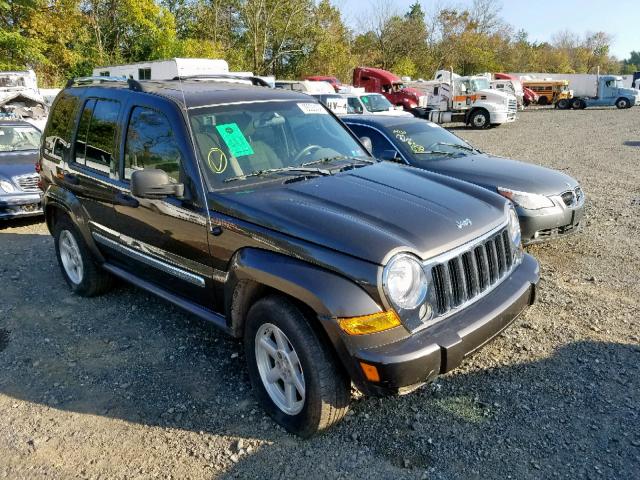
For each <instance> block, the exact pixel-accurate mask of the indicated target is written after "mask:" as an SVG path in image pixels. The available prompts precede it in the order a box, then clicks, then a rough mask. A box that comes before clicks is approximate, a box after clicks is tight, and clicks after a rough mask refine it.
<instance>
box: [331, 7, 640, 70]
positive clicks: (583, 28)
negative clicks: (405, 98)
mask: <svg viewBox="0 0 640 480" xmlns="http://www.w3.org/2000/svg"><path fill="white" fill-rule="evenodd" d="M387 1H388V2H389V3H391V4H392V5H394V6H395V7H396V8H397V9H398V11H399V12H401V13H404V12H406V11H407V10H408V8H409V5H411V4H412V3H413V2H414V1H415V0H387ZM332 3H333V4H334V5H335V6H337V7H338V8H340V10H341V11H342V14H343V18H344V19H345V21H346V23H347V24H348V25H349V26H350V27H352V28H354V29H356V30H357V29H358V26H359V24H360V21H359V18H361V17H362V16H363V15H365V16H366V11H367V10H368V9H369V8H371V6H372V5H375V2H373V1H372V0H359V1H358V0H333V2H332ZM420 3H421V4H422V8H423V9H424V10H425V11H427V12H432V11H433V9H434V7H433V6H434V5H438V6H440V5H441V6H448V5H452V6H460V7H463V8H464V7H468V6H470V5H471V4H472V3H473V1H472V0H420ZM497 3H498V4H501V5H502V9H501V17H502V18H503V19H504V20H505V21H506V22H507V23H509V24H511V25H512V26H513V27H514V29H515V30H516V31H517V30H520V29H524V30H525V31H527V32H528V33H529V40H531V41H536V42H544V41H549V40H551V37H552V36H553V35H554V34H555V33H557V32H559V31H562V30H571V31H573V32H574V33H578V34H580V35H582V34H584V33H585V32H587V31H592V32H597V31H604V32H607V33H609V34H610V35H612V36H613V42H612V45H611V54H612V55H615V56H616V57H618V58H619V59H625V58H628V57H629V54H630V52H631V51H632V50H635V51H640V0H616V1H611V2H603V1H594V0H583V1H579V0H561V1H558V0H528V1H521V0H517V1H516V0H511V1H509V0H504V1H500V0H498V2H497Z"/></svg>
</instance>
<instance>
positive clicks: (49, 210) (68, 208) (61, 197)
mask: <svg viewBox="0 0 640 480" xmlns="http://www.w3.org/2000/svg"><path fill="white" fill-rule="evenodd" d="M43 203H44V215H45V221H46V224H47V228H48V230H49V232H50V233H51V234H52V235H53V232H54V225H55V222H56V221H57V220H58V218H60V216H61V215H66V216H67V217H68V218H69V219H70V220H71V222H72V223H73V225H74V226H75V227H76V228H77V229H78V232H80V235H82V239H83V240H84V241H85V243H86V245H87V248H89V251H90V252H91V253H92V254H93V255H94V257H95V259H96V260H97V261H98V262H99V263H102V262H104V257H103V256H102V254H101V253H100V250H98V247H96V244H95V242H94V241H93V237H92V236H91V232H90V230H89V219H88V218H89V217H88V215H87V214H86V212H85V211H84V208H82V205H81V204H80V201H79V200H78V199H77V197H76V196H75V195H73V194H72V193H71V192H68V191H66V190H64V189H61V188H55V187H49V188H48V189H47V191H46V193H45V195H44V199H43Z"/></svg>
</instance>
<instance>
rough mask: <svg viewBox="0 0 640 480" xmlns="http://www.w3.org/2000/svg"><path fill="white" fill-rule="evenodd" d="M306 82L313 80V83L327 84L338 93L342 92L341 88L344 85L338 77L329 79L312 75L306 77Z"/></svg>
mask: <svg viewBox="0 0 640 480" xmlns="http://www.w3.org/2000/svg"><path fill="white" fill-rule="evenodd" d="M304 79H305V80H311V81H313V82H327V83H328V84H329V85H331V86H332V87H333V89H334V90H335V91H336V93H338V92H339V91H340V87H341V86H342V83H340V80H338V79H337V78H336V77H329V76H326V75H312V76H310V77H305V78H304Z"/></svg>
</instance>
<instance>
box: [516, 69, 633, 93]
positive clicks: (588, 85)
mask: <svg viewBox="0 0 640 480" xmlns="http://www.w3.org/2000/svg"><path fill="white" fill-rule="evenodd" d="M511 75H514V76H516V77H519V78H521V77H525V78H526V77H529V78H530V79H533V78H536V79H551V80H568V81H569V90H571V91H572V93H573V95H574V96H576V97H588V96H591V95H594V91H595V88H596V85H597V84H598V75H597V74H595V73H594V74H590V73H531V72H529V73H512V74H511ZM601 75H602V74H601ZM621 77H622V85H623V87H625V88H632V87H631V82H632V80H633V75H621ZM521 79H522V78H521Z"/></svg>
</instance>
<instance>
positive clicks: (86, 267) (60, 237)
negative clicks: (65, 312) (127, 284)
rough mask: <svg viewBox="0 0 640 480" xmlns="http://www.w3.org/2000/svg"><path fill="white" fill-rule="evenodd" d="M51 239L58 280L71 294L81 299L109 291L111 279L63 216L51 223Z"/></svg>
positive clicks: (68, 220) (69, 221)
mask: <svg viewBox="0 0 640 480" xmlns="http://www.w3.org/2000/svg"><path fill="white" fill-rule="evenodd" d="M53 238H54V244H55V249H56V257H57V258H58V264H59V265H60V270H62V276H63V277H64V279H65V281H66V282H67V284H68V285H69V287H70V288H71V291H73V292H74V293H76V294H78V295H80V296H82V297H93V296H95V295H99V294H101V293H104V292H106V291H107V290H109V288H111V286H112V285H113V277H112V276H111V275H109V274H108V273H107V272H105V271H104V270H102V268H100V265H98V264H97V263H96V262H95V260H94V259H93V256H92V255H91V252H89V249H88V248H87V245H86V244H85V242H84V240H83V238H82V235H80V233H79V232H78V230H77V229H76V227H75V226H74V225H73V222H72V221H71V220H70V219H69V218H68V217H66V216H63V217H61V218H60V219H59V220H58V221H57V222H56V223H55V225H54V227H53Z"/></svg>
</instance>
